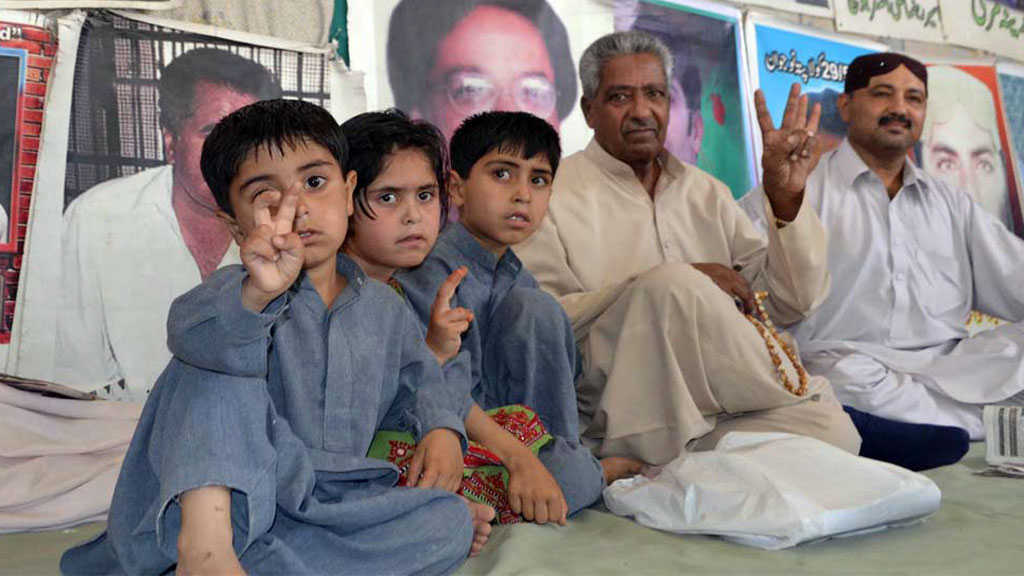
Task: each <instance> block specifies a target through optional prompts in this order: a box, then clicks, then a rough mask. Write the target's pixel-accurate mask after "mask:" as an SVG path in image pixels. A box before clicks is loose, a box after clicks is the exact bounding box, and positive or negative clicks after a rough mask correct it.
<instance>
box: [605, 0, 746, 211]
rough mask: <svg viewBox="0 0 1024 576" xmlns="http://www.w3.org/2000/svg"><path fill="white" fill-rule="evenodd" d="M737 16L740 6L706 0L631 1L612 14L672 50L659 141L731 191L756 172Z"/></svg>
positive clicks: (739, 191)
mask: <svg viewBox="0 0 1024 576" xmlns="http://www.w3.org/2000/svg"><path fill="white" fill-rule="evenodd" d="M622 4H623V3H620V6H621V5H622ZM625 4H629V3H625ZM620 10H621V9H620ZM740 17H741V14H740V11H739V10H736V9H733V8H727V7H723V6H720V5H717V4H711V3H708V2H694V1H688V0H682V1H675V2H665V1H657V0H656V1H645V2H639V3H632V7H631V9H630V10H629V11H628V13H626V14H621V13H620V14H617V18H616V26H619V27H623V28H626V29H637V30H643V31H645V32H648V33H650V34H652V35H654V36H656V37H657V38H659V39H660V40H661V41H662V42H664V43H665V45H666V46H667V47H668V48H669V50H670V51H671V52H672V57H673V61H674V62H673V68H672V77H671V78H670V79H669V93H670V99H671V100H670V101H671V104H670V111H669V125H668V134H667V136H666V138H665V147H666V148H667V149H668V150H669V152H671V153H672V154H673V155H675V157H676V158H678V159H680V160H682V161H683V162H687V163H690V164H695V165H697V166H698V167H700V168H701V169H703V170H705V171H706V172H708V173H710V174H711V175H713V176H715V177H716V178H718V179H719V180H721V181H722V182H723V183H725V185H726V186H728V187H729V189H730V190H732V193H733V196H734V197H736V198H739V197H740V196H743V195H744V194H746V193H747V191H748V190H750V189H751V188H752V187H753V186H754V185H755V184H756V183H757V173H758V171H757V170H756V168H755V166H754V153H753V145H752V139H753V134H752V133H751V130H750V122H749V120H750V116H749V114H748V111H747V102H748V99H747V93H748V92H749V87H748V86H747V75H746V55H745V53H744V51H743V39H742V37H741V31H742V25H741V24H740V22H741V18H740Z"/></svg>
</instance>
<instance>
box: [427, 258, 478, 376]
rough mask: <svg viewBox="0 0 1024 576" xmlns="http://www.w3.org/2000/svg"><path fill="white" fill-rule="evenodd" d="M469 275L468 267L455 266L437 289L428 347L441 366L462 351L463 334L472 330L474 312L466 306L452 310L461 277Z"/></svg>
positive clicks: (428, 328)
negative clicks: (453, 298) (460, 349)
mask: <svg viewBox="0 0 1024 576" xmlns="http://www.w3.org/2000/svg"><path fill="white" fill-rule="evenodd" d="M467 274H469V269H468V268H466V267H465V266H462V267H461V268H458V269H456V270H455V271H454V272H452V273H451V275H449V276H448V279H447V280H445V281H444V283H443V284H441V287H440V288H438V289H437V297H436V298H434V305H433V307H432V308H431V309H430V326H428V327H427V346H428V347H430V351H431V352H433V353H434V356H436V357H437V361H438V363H440V364H441V365H442V366H443V365H444V363H445V362H447V361H449V360H451V359H452V357H453V356H455V355H456V354H458V353H459V348H460V347H461V346H462V333H463V332H465V331H466V330H469V323H470V322H472V321H473V312H472V311H471V310H469V309H466V308H455V309H452V307H451V302H452V297H453V296H455V289H456V288H458V287H459V283H460V282H462V279H463V278H465V277H466V275H467Z"/></svg>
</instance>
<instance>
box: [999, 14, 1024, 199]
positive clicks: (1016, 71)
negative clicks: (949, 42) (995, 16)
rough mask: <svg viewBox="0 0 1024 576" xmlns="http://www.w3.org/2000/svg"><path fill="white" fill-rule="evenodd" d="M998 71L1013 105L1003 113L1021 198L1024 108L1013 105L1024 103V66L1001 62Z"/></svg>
mask: <svg viewBox="0 0 1024 576" xmlns="http://www.w3.org/2000/svg"><path fill="white" fill-rule="evenodd" d="M1021 1H1022V2H1024V0H1021ZM996 71H997V72H998V73H999V91H1000V93H1001V94H1002V97H1003V102H1009V103H1011V104H1010V105H1009V106H1003V113H1004V114H1005V115H1006V129H1007V130H1008V131H1009V135H1010V143H1011V145H1012V147H1013V157H1012V160H1013V167H1014V174H1016V176H1017V192H1018V198H1020V197H1021V196H1020V195H1022V194H1024V178H1022V176H1021V170H1022V169H1024V106H1021V105H1019V104H1017V105H1014V104H1013V103H1024V65H1021V64H1010V63H1004V62H1000V63H999V64H997V65H996ZM1022 204H1024V202H1022Z"/></svg>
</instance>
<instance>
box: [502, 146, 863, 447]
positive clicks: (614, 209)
mask: <svg viewBox="0 0 1024 576" xmlns="http://www.w3.org/2000/svg"><path fill="white" fill-rule="evenodd" d="M825 245H826V242H825V237H824V231H823V229H822V227H821V223H820V222H819V221H818V218H817V216H816V215H815V214H814V213H813V211H810V210H801V211H800V213H799V214H798V216H797V218H796V220H794V221H793V222H792V223H791V224H790V225H788V226H786V227H785V228H783V229H781V230H778V229H773V230H772V231H771V232H770V234H769V237H768V240H767V241H765V239H764V238H763V237H762V236H761V234H760V233H759V232H758V231H757V229H756V228H755V227H754V226H753V224H752V223H751V222H750V220H749V219H748V218H747V216H746V215H745V214H744V213H743V211H742V210H741V209H740V208H739V206H738V205H737V204H736V202H735V201H734V200H733V198H732V195H731V194H730V192H729V190H728V188H726V187H725V186H724V185H723V184H722V183H721V182H719V181H718V180H716V179H714V178H713V177H712V176H710V175H708V174H707V173H705V172H703V171H701V170H700V169H698V168H696V167H694V166H691V165H687V164H683V163H681V162H679V161H678V160H676V159H675V158H673V157H671V155H668V154H666V155H665V156H664V158H663V160H662V173H661V176H660V177H659V179H658V183H657V187H656V190H655V194H654V200H653V201H652V199H651V197H650V195H648V193H647V191H646V190H645V189H644V188H643V186H642V185H641V183H640V182H639V180H638V179H637V178H636V176H635V175H634V173H633V171H632V169H631V168H630V167H629V166H628V165H626V164H625V163H623V162H620V161H619V160H617V159H615V158H614V157H612V156H611V155H609V154H608V153H607V152H606V151H605V150H604V149H603V148H601V146H600V145H599V144H597V142H596V141H591V143H590V144H589V145H588V146H587V148H586V149H585V150H584V151H582V152H579V153H577V154H574V155H572V156H569V157H567V158H565V159H564V160H563V161H562V164H561V166H560V167H559V170H558V174H557V176H556V178H555V182H554V192H553V193H552V196H551V204H550V207H549V210H548V214H547V217H546V218H545V220H544V222H543V224H542V226H541V228H540V230H539V231H538V232H537V234H536V235H534V237H532V238H531V239H530V240H528V241H527V242H525V243H524V244H522V245H521V246H518V247H517V248H516V252H517V253H518V254H519V255H520V258H521V259H522V261H523V263H524V264H525V265H526V266H527V268H528V269H529V270H530V271H531V272H532V273H533V275H534V276H535V277H536V278H537V281H538V282H539V283H540V284H541V286H542V287H543V288H544V289H545V290H547V291H549V292H551V293H552V294H554V295H555V296H556V297H557V298H558V299H559V301H560V302H561V303H562V305H563V307H564V308H565V309H566V312H567V313H568V315H569V318H570V319H571V320H572V323H573V328H574V330H575V332H576V337H577V340H578V342H579V348H580V351H581V353H582V354H583V357H584V374H583V377H582V378H581V380H580V381H579V382H578V383H577V393H578V398H579V404H580V416H581V425H582V427H583V428H584V436H586V437H587V438H588V439H590V440H591V441H594V442H595V443H596V444H598V445H599V449H598V451H599V453H601V454H612V453H615V452H616V451H620V452H621V451H625V452H628V453H631V454H633V455H635V456H637V457H641V458H643V459H645V460H647V461H651V462H656V461H658V460H662V461H667V460H666V458H667V459H671V458H674V457H675V456H676V455H678V454H679V452H680V451H681V450H682V449H684V448H685V447H686V445H687V444H688V443H689V442H690V441H691V440H694V439H697V438H700V437H702V436H704V435H706V434H709V433H710V432H711V431H712V430H713V429H715V428H716V417H717V416H720V415H735V414H737V413H741V412H751V411H758V410H764V409H769V408H777V407H782V406H787V405H794V404H796V403H798V402H799V401H800V399H799V398H797V397H796V396H793V395H792V394H789V393H788V392H786V391H785V390H783V389H782V387H781V385H780V384H779V383H778V381H777V380H776V379H775V375H774V373H773V368H772V364H771V359H770V357H769V355H768V352H767V349H766V345H765V342H764V340H762V339H761V337H760V336H759V335H758V333H757V332H756V331H755V329H754V328H753V326H752V325H751V324H750V323H749V322H747V320H746V319H745V318H744V317H743V316H742V315H741V314H739V313H738V312H737V311H736V308H735V306H734V304H733V302H732V299H731V297H730V296H728V295H727V294H725V292H724V291H722V290H720V289H719V288H718V287H717V286H716V285H715V284H714V283H713V282H712V281H711V280H710V279H708V278H707V277H706V276H704V275H703V274H701V273H700V272H697V271H696V270H695V269H693V268H692V267H690V266H688V265H687V264H689V263H700V262H715V263H719V264H723V265H725V266H730V267H732V266H738V267H739V268H740V270H741V274H742V275H743V276H744V277H745V278H746V279H747V281H748V282H750V283H751V285H752V286H754V287H755V288H756V289H761V290H763V289H767V290H768V291H769V294H770V299H769V301H768V308H769V311H770V312H771V313H772V316H773V317H774V318H775V320H776V322H785V323H788V322H793V321H796V320H798V319H800V318H802V317H803V316H804V315H805V314H806V313H807V312H809V311H810V310H812V309H813V308H814V307H815V306H816V305H817V304H818V303H820V302H821V301H822V300H824V298H825V296H826V294H827V292H828V283H829V281H828V273H827V267H826V262H825V253H826V251H825ZM786 366H787V370H789V373H790V374H792V376H791V380H792V381H793V382H796V375H795V373H793V372H792V367H791V366H789V365H788V362H787V363H786ZM816 386H817V388H815V389H816V390H817V391H818V394H819V395H818V398H819V399H821V400H822V402H820V403H813V402H810V403H806V404H828V406H817V407H813V408H812V409H814V410H818V412H819V413H818V414H816V415H815V416H813V417H811V418H809V419H808V421H807V422H805V424H807V426H803V425H801V426H796V427H795V428H794V427H793V426H791V427H789V428H785V425H783V426H782V427H781V428H785V429H786V430H787V431H791V432H796V433H808V434H814V435H818V437H824V439H826V440H829V441H833V442H834V443H836V444H840V445H843V446H844V447H845V448H847V449H851V445H852V449H853V450H856V445H854V444H855V443H856V442H858V441H859V440H858V439H857V438H856V433H855V432H853V431H852V426H851V425H850V423H849V420H848V419H845V416H843V414H842V412H841V411H840V410H839V407H838V405H837V404H835V403H834V401H833V402H832V403H829V402H828V399H829V398H831V392H830V391H829V389H828V383H827V382H824V381H821V382H819V383H817V384H816ZM812 388H814V387H813V386H812ZM768 411H771V410H768ZM837 413H838V417H837ZM781 419H788V420H789V421H790V423H792V422H796V421H797V420H799V418H797V417H795V416H793V417H789V416H786V417H783V415H780V420H781ZM832 420H838V421H839V423H838V424H836V423H835V422H833V421H832ZM812 421H813V422H812ZM825 421H828V423H824V422H825ZM833 424H834V425H833ZM794 426H795V425H794ZM719 427H720V428H721V426H719ZM811 428H813V429H815V430H814V431H813V432H812V431H810V429H811ZM762 429H769V430H770V429H780V427H779V426H774V425H772V426H765V427H764V428H762ZM830 434H831V436H830V437H829V435H830ZM851 437H852V438H853V439H854V440H852V441H851V440H850V438H851Z"/></svg>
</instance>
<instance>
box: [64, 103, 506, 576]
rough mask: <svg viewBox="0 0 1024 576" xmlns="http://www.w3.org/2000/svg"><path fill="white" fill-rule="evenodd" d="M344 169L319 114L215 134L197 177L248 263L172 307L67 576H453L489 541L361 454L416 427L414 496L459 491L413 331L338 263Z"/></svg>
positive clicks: (308, 110)
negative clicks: (89, 534)
mask: <svg viewBox="0 0 1024 576" xmlns="http://www.w3.org/2000/svg"><path fill="white" fill-rule="evenodd" d="M345 164H346V143H345V140H344V136H343V135H342V134H341V133H340V131H339V130H338V128H337V124H336V123H335V122H334V120H333V118H331V116H330V114H329V113H327V112H326V111H325V110H323V109H322V108H320V107H318V106H315V105H312V104H307V103H303V102H297V101H284V100H277V101H267V102H258V103H256V104H252V105H250V106H247V107H245V108H242V109H240V110H238V111H236V112H234V113H232V114H231V115H229V116H227V117H225V118H224V119H223V120H222V121H221V122H220V123H218V125H217V126H216V127H215V128H214V130H213V132H211V134H210V136H209V137H208V138H207V140H206V143H205V145H204V148H203V157H202V162H201V165H202V169H203V176H204V178H206V180H207V182H208V183H209V185H210V188H211V190H212V191H213V192H214V195H215V197H216V198H217V202H218V205H219V206H220V207H221V213H220V217H221V219H222V220H224V221H225V222H226V223H227V224H228V226H229V227H230V228H231V230H232V233H233V234H234V236H235V239H236V241H237V242H238V243H239V244H240V246H241V249H240V255H241V258H242V261H243V263H244V268H243V267H241V266H232V267H226V268H222V269H220V270H218V271H217V272H216V273H215V274H213V275H212V276H211V277H210V278H209V279H208V280H207V281H206V282H204V283H203V284H202V285H200V286H198V287H197V288H195V289H193V290H192V291H190V292H189V293H187V294H185V295H183V296H181V297H180V298H179V299H178V300H177V301H176V302H175V305H174V307H173V308H172V312H171V317H170V318H169V322H168V323H169V327H168V332H169V334H170V335H171V339H170V342H169V346H170V347H171V350H172V352H173V353H174V354H175V358H174V359H173V360H172V361H171V363H170V365H169V366H168V368H167V369H166V370H165V371H164V373H163V375H162V376H161V377H160V380H159V381H158V382H157V385H156V387H155V388H154V389H153V392H152V393H151V395H150V397H149V400H148V402H147V404H146V408H145V410H144V412H143V414H142V417H141V419H140V422H139V426H138V428H137V431H136V433H135V436H134V438H133V440H132V444H131V447H130V448H129V451H128V454H127V456H126V458H125V462H124V465H123V467H122V470H121V475H120V477H119V480H118V485H117V488H116V490H115V495H114V500H113V503H112V505H111V509H110V521H109V527H108V531H107V532H106V533H105V534H103V535H101V536H100V537H99V538H97V539H96V540H94V541H92V542H89V543H87V544H84V545H82V546H80V547H78V548H75V549H72V550H70V551H68V552H67V553H66V554H65V555H64V557H63V558H62V563H61V570H62V572H64V573H109V572H128V573H165V572H167V571H169V570H172V569H176V570H178V571H180V572H183V573H193V572H196V573H241V572H242V570H243V569H244V570H246V571H250V572H267V573H289V574H291V573H328V572H336V571H338V570H344V571H346V572H352V573H394V572H409V571H423V572H428V573H446V572H451V571H453V570H455V569H456V568H457V567H458V566H459V565H460V564H461V562H462V560H463V559H464V558H465V556H466V554H467V552H470V551H471V550H478V549H479V548H480V546H482V544H483V542H484V541H485V540H486V536H487V533H488V531H489V526H488V525H487V523H488V522H489V520H490V519H491V517H493V510H490V509H489V508H486V507H484V506H481V505H478V504H468V503H467V502H466V501H465V500H463V499H460V498H458V497H457V496H455V495H454V494H451V493H449V492H445V491H442V490H422V489H412V488H397V487H395V483H396V481H397V478H398V470H397V469H396V468H395V467H394V466H392V465H390V464H389V463H386V462H382V461H380V460H373V459H369V458H367V457H366V453H367V450H368V448H369V445H370V442H371V440H372V438H373V436H374V434H375V432H376V431H377V429H378V428H380V427H386V428H389V429H395V428H398V429H410V430H412V431H413V433H414V435H416V436H417V438H418V439H419V440H420V451H421V452H423V455H422V456H421V457H420V458H421V459H422V461H423V470H424V474H423V479H421V481H420V484H421V486H434V487H438V488H443V489H445V490H448V491H451V490H454V489H455V488H457V487H458V482H459V480H461V476H462V474H461V471H462V467H461V466H462V462H461V461H462V445H464V443H465V438H464V431H463V425H462V422H461V421H460V419H459V417H458V416H457V415H456V414H455V412H454V411H453V410H452V409H451V407H450V404H451V403H450V394H449V392H448V391H447V390H446V389H445V387H444V381H443V377H442V375H441V370H440V368H439V366H438V365H437V362H436V360H435V358H434V356H433V355H432V353H431V352H430V350H429V349H428V348H427V347H426V345H425V344H424V342H423V339H422V335H421V330H420V327H419V325H418V324H417V320H416V318H415V317H414V316H413V315H412V314H411V313H410V312H409V310H408V308H407V307H406V306H405V305H404V304H403V303H402V302H401V301H400V300H398V299H396V298H395V297H394V294H393V293H392V292H391V290H390V289H389V288H388V287H386V286H382V285H380V284H378V283H375V282H370V281H367V280H366V279H365V276H364V275H363V273H362V271H361V270H360V269H359V267H358V266H356V265H355V263H354V262H352V261H351V260H350V259H348V258H347V257H345V256H344V255H339V254H338V249H339V248H340V246H341V244H342V242H343V241H344V239H345V234H346V230H347V224H348V218H349V216H350V215H351V214H352V197H351V193H352V188H353V186H354V184H355V175H354V173H352V172H348V173H347V174H346V172H345V171H344V166H345ZM184 336H187V338H186V337H184ZM225 364H226V366H225ZM225 368H226V369H225ZM176 564H177V566H175V565H176Z"/></svg>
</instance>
